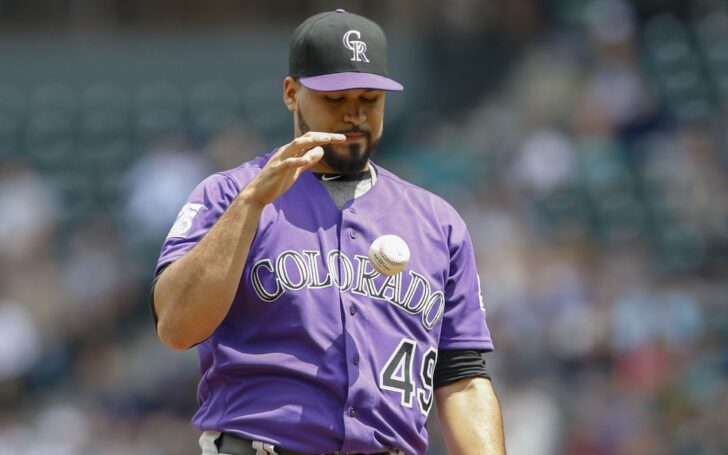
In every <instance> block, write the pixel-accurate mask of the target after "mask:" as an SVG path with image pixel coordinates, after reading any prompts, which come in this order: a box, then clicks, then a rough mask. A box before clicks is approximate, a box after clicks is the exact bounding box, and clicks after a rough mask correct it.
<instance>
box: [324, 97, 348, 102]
mask: <svg viewBox="0 0 728 455" xmlns="http://www.w3.org/2000/svg"><path fill="white" fill-rule="evenodd" d="M325 98H326V101H328V102H329V103H331V104H339V103H340V102H342V101H344V97H343V96H337V97H333V98H332V97H330V96H327V97H325Z"/></svg>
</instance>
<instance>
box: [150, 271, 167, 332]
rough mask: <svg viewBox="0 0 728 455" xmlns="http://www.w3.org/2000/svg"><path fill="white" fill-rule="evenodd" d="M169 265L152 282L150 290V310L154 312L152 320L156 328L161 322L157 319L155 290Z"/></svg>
mask: <svg viewBox="0 0 728 455" xmlns="http://www.w3.org/2000/svg"><path fill="white" fill-rule="evenodd" d="M168 266H169V264H168V265H165V266H164V267H163V268H162V269H161V270H160V271H159V273H158V274H157V276H155V277H154V281H152V285H151V287H150V290H149V309H151V310H152V319H154V327H156V326H157V323H158V322H159V320H158V319H157V312H156V311H155V310H154V288H155V287H157V281H159V277H160V276H162V272H164V269H166V268H167V267H168Z"/></svg>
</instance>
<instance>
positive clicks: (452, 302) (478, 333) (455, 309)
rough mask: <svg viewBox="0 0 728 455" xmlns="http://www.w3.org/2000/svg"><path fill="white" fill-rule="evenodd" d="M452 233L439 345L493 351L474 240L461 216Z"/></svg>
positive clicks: (449, 242)
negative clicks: (486, 320) (476, 261)
mask: <svg viewBox="0 0 728 455" xmlns="http://www.w3.org/2000/svg"><path fill="white" fill-rule="evenodd" d="M449 234H450V235H449V239H448V244H449V249H450V270H449V272H448V277H447V281H446V283H445V301H446V302H447V304H446V306H445V313H444V315H443V318H442V331H441V334H440V345H439V348H440V349H482V350H486V351H492V350H493V341H492V339H491V337H490V331H489V330H488V326H487V324H486V322H485V306H484V305H483V299H482V295H481V290H480V279H479V278H478V270H477V266H476V263H475V254H474V252H473V243H472V241H471V240H470V235H469V234H468V231H467V229H466V227H465V222H464V221H463V220H462V219H461V218H460V217H459V216H456V221H455V222H453V223H452V225H451V230H450V233H449Z"/></svg>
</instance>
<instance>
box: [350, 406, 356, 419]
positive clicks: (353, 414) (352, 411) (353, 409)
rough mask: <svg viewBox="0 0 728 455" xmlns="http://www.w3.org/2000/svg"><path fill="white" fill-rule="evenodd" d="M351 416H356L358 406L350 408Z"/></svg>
mask: <svg viewBox="0 0 728 455" xmlns="http://www.w3.org/2000/svg"><path fill="white" fill-rule="evenodd" d="M349 416H350V417H356V408H351V409H349Z"/></svg>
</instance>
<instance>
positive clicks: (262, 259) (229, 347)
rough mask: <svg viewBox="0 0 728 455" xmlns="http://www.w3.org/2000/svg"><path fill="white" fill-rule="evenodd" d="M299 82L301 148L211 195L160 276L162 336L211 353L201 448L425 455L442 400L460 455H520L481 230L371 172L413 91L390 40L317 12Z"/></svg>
mask: <svg viewBox="0 0 728 455" xmlns="http://www.w3.org/2000/svg"><path fill="white" fill-rule="evenodd" d="M289 69H290V72H289V76H288V77H286V78H285V80H284V84H283V100H284V103H285V105H286V106H287V108H288V109H289V110H290V111H291V113H292V114H293V124H294V131H295V138H294V139H293V140H292V141H291V142H290V143H288V144H286V145H284V146H282V147H280V148H278V149H276V150H274V151H273V152H271V153H268V154H267V155H264V156H261V157H259V158H257V159H255V160H253V161H250V162H247V163H244V164H242V165H241V166H239V167H237V168H235V169H231V170H228V171H225V172H219V173H217V174H214V175H212V176H210V177H208V178H207V179H206V180H204V181H203V182H202V183H200V185H199V186H198V187H197V188H196V189H195V190H194V191H193V192H192V194H191V195H190V197H189V199H188V201H187V203H186V204H185V205H184V207H182V209H181V211H180V213H179V215H178V217H177V220H176V221H175V223H174V225H173V226H172V229H171V230H170V232H169V235H168V236H167V239H166V241H165V242H164V245H163V246H162V251H161V255H160V258H159V262H158V264H157V268H156V278H155V280H154V284H153V287H152V302H151V304H152V311H153V313H154V315H155V321H156V323H157V330H158V334H159V336H160V338H161V340H162V341H163V342H164V343H165V344H166V345H168V346H169V347H171V348H173V349H178V350H183V349H188V348H190V347H192V346H196V347H197V351H198V353H199V356H200V372H201V379H200V383H199V388H198V392H197V399H198V403H199V409H198V411H197V413H196V414H195V416H194V419H193V423H194V425H195V426H196V427H197V428H199V429H200V430H201V431H202V436H201V437H200V446H201V448H202V453H203V454H204V455H208V454H216V453H227V454H237V455H241V454H256V455H263V454H280V455H288V454H322V453H325V454H333V453H336V454H339V453H362V454H370V453H385V454H423V453H425V451H426V449H427V429H426V428H425V423H426V420H427V416H428V414H429V412H430V411H431V409H432V407H433V405H434V403H437V406H438V412H439V415H440V420H441V423H442V428H443V432H444V435H445V438H446V441H447V444H448V448H449V449H450V451H451V453H454V454H466V453H467V454H470V455H473V454H486V453H487V454H500V453H504V442H503V440H504V438H503V430H502V424H501V414H500V407H499V404H498V401H497V399H496V396H495V394H494V392H493V388H492V386H491V382H490V377H489V376H488V374H487V372H486V370H485V362H484V360H483V357H482V353H484V352H487V351H490V350H492V349H493V344H492V342H491V338H490V334H489V331H488V328H487V326H486V322H485V309H484V307H483V305H482V301H481V298H480V289H479V280H478V276H477V272H476V266H475V260H474V255H473V247H472V244H471V241H470V237H469V235H468V232H467V230H466V227H465V224H464V223H463V221H462V219H461V218H460V216H459V215H458V214H457V213H456V212H455V210H454V209H453V208H452V207H451V206H450V205H448V204H447V203H446V202H445V201H443V200H442V199H440V198H438V197H437V196H434V195H433V194H431V193H429V192H427V191H425V190H423V189H421V188H418V187H416V186H414V185H412V184H410V183H407V182H405V181H403V180H401V179H399V178H398V177H396V176H395V175H393V174H392V173H390V172H388V171H387V170H385V169H383V168H382V167H380V166H378V165H376V164H375V163H373V162H372V161H371V160H370V156H371V154H372V151H373V150H374V148H375V147H376V145H377V143H378V142H379V139H380V138H381V136H382V125H383V113H384V102H385V92H387V91H399V90H402V85H400V84H399V83H397V82H395V81H394V80H392V79H390V78H389V77H388V72H387V55H386V39H385V36H384V32H383V31H382V30H381V28H380V27H379V26H378V25H377V24H376V23H374V22H372V21H371V20H369V19H366V18H364V17H362V16H358V15H355V14H351V13H348V12H346V11H344V10H337V11H332V12H325V13H321V14H318V15H315V16H313V17H310V18H309V19H307V20H306V21H304V22H303V23H302V24H301V25H300V26H299V27H298V28H297V29H296V31H295V32H294V34H293V37H292V40H291V45H290V60H289ZM413 159H414V157H413ZM388 234H389V235H397V236H399V237H400V238H401V239H403V240H404V241H405V242H406V244H407V245H408V246H409V249H410V250H411V259H410V261H409V263H408V264H407V266H406V268H405V269H404V270H403V271H401V272H400V273H396V274H393V275H391V276H387V275H383V274H380V273H378V272H377V271H376V270H375V269H374V268H373V266H372V262H371V261H370V259H369V257H368V251H369V247H370V245H371V244H372V242H373V241H374V240H375V239H377V238H378V237H380V236H382V235H388Z"/></svg>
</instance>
